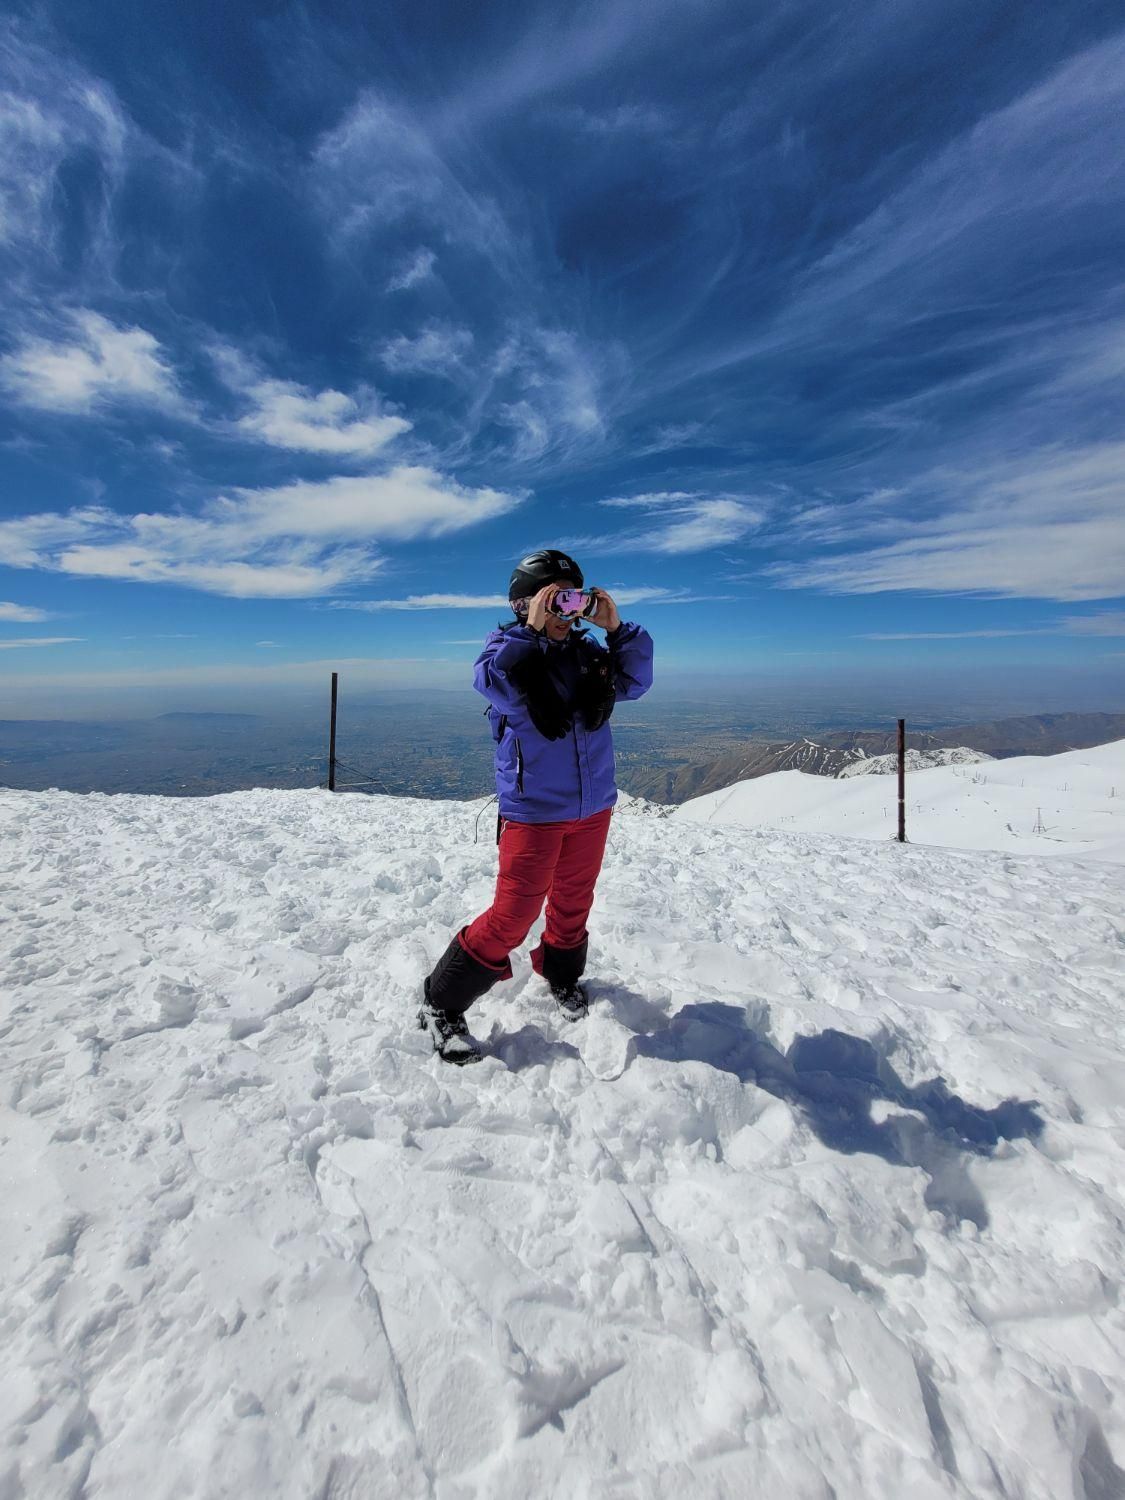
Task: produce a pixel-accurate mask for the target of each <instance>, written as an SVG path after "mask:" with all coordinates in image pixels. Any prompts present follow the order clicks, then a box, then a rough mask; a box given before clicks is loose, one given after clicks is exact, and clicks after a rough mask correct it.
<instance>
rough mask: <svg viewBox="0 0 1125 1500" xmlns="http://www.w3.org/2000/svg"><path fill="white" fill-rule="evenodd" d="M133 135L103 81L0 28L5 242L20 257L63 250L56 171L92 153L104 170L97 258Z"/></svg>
mask: <svg viewBox="0 0 1125 1500" xmlns="http://www.w3.org/2000/svg"><path fill="white" fill-rule="evenodd" d="M129 138H130V127H129V123H128V120H127V118H126V116H125V114H124V112H123V111H122V110H121V108H120V105H119V104H118V101H117V99H116V97H115V95H114V93H113V90H112V89H110V88H109V87H108V86H107V85H106V84H105V82H104V81H103V80H101V79H96V78H93V77H91V76H90V75H89V74H87V73H86V72H85V71H84V70H83V69H82V68H80V67H79V66H77V65H76V64H75V63H73V62H72V61H70V60H69V59H67V58H64V57H61V56H58V55H57V54H52V53H51V52H50V51H48V49H46V48H45V47H41V46H38V45H36V44H35V43H33V42H31V41H30V40H28V39H27V38H25V37H24V36H22V35H21V32H20V30H19V29H18V28H17V27H16V25H15V24H14V22H12V21H9V22H8V23H7V24H2V23H0V245H2V246H4V247H5V248H7V249H8V251H9V252H12V253H17V254H21V255H22V254H28V253H30V254H36V255H43V254H47V255H50V256H53V255H54V254H56V253H57V252H58V250H59V248H60V243H59V216H58V201H57V183H58V173H59V170H60V168H62V167H63V165H64V164H65V163H66V161H67V160H68V159H70V160H74V159H76V158H78V157H79V156H81V154H82V153H87V154H88V155H89V156H90V157H92V158H93V159H95V160H96V161H97V162H98V163H99V167H100V182H99V187H98V192H97V194H96V195H95V196H93V197H92V198H91V199H90V200H88V203H87V216H86V217H87V236H88V246H87V248H88V251H89V252H92V253H97V249H98V247H99V244H100V243H101V242H102V241H104V239H105V237H106V235H107V233H108V213H109V203H110V200H111V199H112V196H113V194H114V193H115V192H116V191H117V189H118V188H119V187H120V184H121V181H122V179H123V176H124V172H125V165H126V159H127V155H128V147H129Z"/></svg>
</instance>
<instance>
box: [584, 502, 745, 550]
mask: <svg viewBox="0 0 1125 1500" xmlns="http://www.w3.org/2000/svg"><path fill="white" fill-rule="evenodd" d="M599 503H600V504H601V505H604V506H607V507H609V508H610V509H615V510H642V511H645V512H647V513H648V514H649V515H650V516H658V517H659V518H660V520H659V523H658V524H657V525H655V526H653V527H650V528H649V529H646V530H640V529H636V530H632V531H629V532H627V533H624V534H622V535H621V536H619V537H616V538H613V539H612V541H611V543H610V546H611V547H612V550H614V551H622V550H628V551H640V552H656V553H665V554H667V555H669V556H676V555H678V554H683V553H689V552H706V551H709V550H710V549H711V548H713V547H723V546H729V545H730V544H731V543H732V542H737V541H741V540H742V539H743V538H744V537H746V536H747V535H749V534H750V533H752V532H755V531H757V530H758V529H759V528H760V527H761V525H762V524H763V522H764V521H765V519H766V510H765V508H764V507H763V506H762V505H761V504H759V503H757V502H754V501H751V500H750V499H749V497H747V496H742V495H707V494H704V493H700V492H698V491H686V490H656V491H651V492H649V493H647V494H642V495H619V496H615V497H613V498H612V499H608V500H602V501H600V502H599Z"/></svg>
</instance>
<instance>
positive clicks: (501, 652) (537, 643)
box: [473, 625, 546, 709]
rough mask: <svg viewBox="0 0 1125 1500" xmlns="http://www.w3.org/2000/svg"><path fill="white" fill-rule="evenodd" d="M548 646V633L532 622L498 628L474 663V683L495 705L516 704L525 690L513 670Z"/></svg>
mask: <svg viewBox="0 0 1125 1500" xmlns="http://www.w3.org/2000/svg"><path fill="white" fill-rule="evenodd" d="M545 649H546V637H545V636H542V635H540V634H539V632H538V631H535V630H533V629H532V628H531V626H530V625H513V626H512V628H511V629H510V630H505V631H499V630H494V631H493V632H492V634H491V635H490V636H489V638H488V640H487V641H486V642H485V647H484V650H483V651H482V652H481V654H480V655H479V656H478V657H477V659H476V661H475V662H474V663H473V686H474V687H475V688H476V690H477V692H478V693H480V694H481V695H482V696H483V697H485V698H487V699H488V701H489V703H491V704H492V706H493V707H494V708H499V709H509V708H514V707H515V705H516V704H517V703H519V702H520V699H521V696H522V695H521V693H520V691H519V689H518V688H517V687H516V686H515V684H514V683H513V682H512V680H511V678H510V676H509V673H510V672H511V670H512V668H513V667H515V666H516V665H518V663H519V662H521V661H526V660H527V658H528V656H529V655H530V654H531V652H533V651H543V650H545Z"/></svg>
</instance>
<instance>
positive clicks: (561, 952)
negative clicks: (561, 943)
mask: <svg viewBox="0 0 1125 1500" xmlns="http://www.w3.org/2000/svg"><path fill="white" fill-rule="evenodd" d="M540 944H541V947H542V953H543V958H542V963H543V978H544V979H545V980H546V981H547V983H548V984H549V985H550V986H551V993H552V995H554V997H555V1003H556V1005H557V1006H558V1008H559V1013H560V1014H561V1015H562V1016H563V1017H564V1019H565V1020H567V1021H581V1020H583V1019H584V1018H585V1016H587V1015H588V1014H589V1010H590V997H589V995H588V994H587V993H586V986H585V985H582V984H579V983H578V978H579V975H580V974H581V973H582V971H583V970H584V969H585V967H586V950H587V948H588V947H589V945H590V939H589V938H588V937H585V938H583V939H582V941H581V942H580V943H579V945H578V947H577V948H552V947H551V945H550V943H546V942H543V941H542V940H540Z"/></svg>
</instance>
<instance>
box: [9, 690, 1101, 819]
mask: <svg viewBox="0 0 1125 1500" xmlns="http://www.w3.org/2000/svg"><path fill="white" fill-rule="evenodd" d="M908 729H909V735H908V743H909V744H910V745H911V746H912V747H914V748H916V749H918V750H935V749H938V748H941V747H957V746H966V747H969V748H973V749H977V750H980V751H982V752H984V753H986V754H988V755H991V756H996V757H1000V758H1002V757H1005V756H1011V755H1026V754H1033V755H1035V754H1042V755H1049V754H1056V753H1058V752H1060V751H1064V750H1069V749H1079V748H1084V747H1086V746H1089V745H1096V744H1104V743H1107V742H1108V741H1110V740H1114V739H1120V738H1122V737H1125V714H1122V713H1098V714H1095V713H1085V714H1037V715H1025V716H1020V717H1010V718H1006V719H998V720H984V719H979V720H977V721H976V722H968V721H967V719H966V715H965V712H964V710H962V711H961V712H958V711H956V710H955V709H950V710H949V711H948V716H947V717H946V718H945V719H944V720H943V719H942V718H941V717H930V718H926V717H922V716H917V717H914V718H911V719H910V720H908ZM613 730H614V742H615V746H616V752H617V769H618V784H619V785H620V787H621V789H622V790H623V791H626V792H629V793H631V794H632V795H634V796H640V797H644V798H646V799H648V800H650V801H653V802H660V803H667V804H678V803H681V802H684V801H686V800H687V799H688V798H691V797H697V796H701V795H705V794H706V793H708V792H712V791H715V790H718V789H720V788H722V787H724V786H729V785H732V784H733V783H735V782H737V781H742V780H749V779H753V778H756V777H758V776H763V775H767V774H770V773H771V772H774V771H781V770H803V771H806V772H808V773H810V774H815V775H823V776H836V775H839V774H841V773H842V772H843V771H844V769H845V768H846V767H847V766H849V765H850V764H853V763H854V762H855V761H856V759H857V757H861V756H878V755H882V754H885V753H887V752H888V751H890V750H891V749H893V746H894V736H895V722H894V720H893V719H891V718H878V717H875V716H872V715H870V714H869V713H868V712H866V711H865V709H864V706H863V705H862V704H860V703H857V704H848V703H843V704H836V705H833V706H831V707H826V708H821V709H820V710H819V711H814V710H809V711H803V712H802V711H795V710H794V709H793V708H792V706H791V705H789V704H786V703H785V702H783V701H781V700H780V699H779V700H777V701H771V700H770V699H769V698H768V697H765V696H762V697H759V698H755V699H753V700H751V699H749V698H743V699H739V698H734V697H732V698H729V699H720V698H717V697H716V698H710V699H703V698H700V699H698V700H697V699H692V698H688V697H686V696H685V697H680V698H674V699H668V698H665V699H664V700H663V701H659V702H655V703H653V702H650V701H647V700H642V701H641V702H640V703H636V704H629V705H628V706H627V707H626V708H624V709H623V710H620V711H619V712H618V713H617V715H616V716H615V718H614V722H613ZM492 754H493V745H492V740H491V737H490V735H489V731H488V725H487V721H486V719H485V717H484V705H483V703H482V701H481V699H480V698H479V697H478V695H477V694H475V693H471V692H465V693H461V692H445V693H434V694H427V695H425V696H424V697H423V696H420V695H419V694H417V693H413V692H387V693H383V694H380V695H378V696H376V697H367V698H365V699H364V700H362V701H359V702H350V701H342V702H341V706H340V714H339V721H338V726H337V758H338V765H337V778H336V779H337V787H338V789H345V788H346V789H349V790H370V791H373V792H386V793H390V794H392V795H394V796H407V797H429V798H457V799H465V798H473V797H478V796H479V797H482V798H483V797H488V796H490V795H491V794H492V791H493V773H492ZM327 775H328V715H327V712H326V711H324V712H316V713H314V712H312V711H310V710H300V711H289V712H287V713H284V714H281V713H279V714H277V715H276V716H274V715H270V714H268V713H257V714H254V713H242V714H240V713H195V712H171V713H163V714H158V715H155V716H153V717H151V718H135V719H107V720H104V721H83V720H67V719H9V720H0V785H3V786H8V787H12V788H16V789H23V790H28V791H42V790H47V789H50V788H57V789H58V790H61V791H75V792H108V793H147V794H163V795H168V796H180V797H191V796H208V795H214V794H216V793H220V792H232V791H243V790H247V789H249V788H252V787H265V788H275V789H292V788H297V787H312V786H318V785H322V784H325V783H326V782H327Z"/></svg>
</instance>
